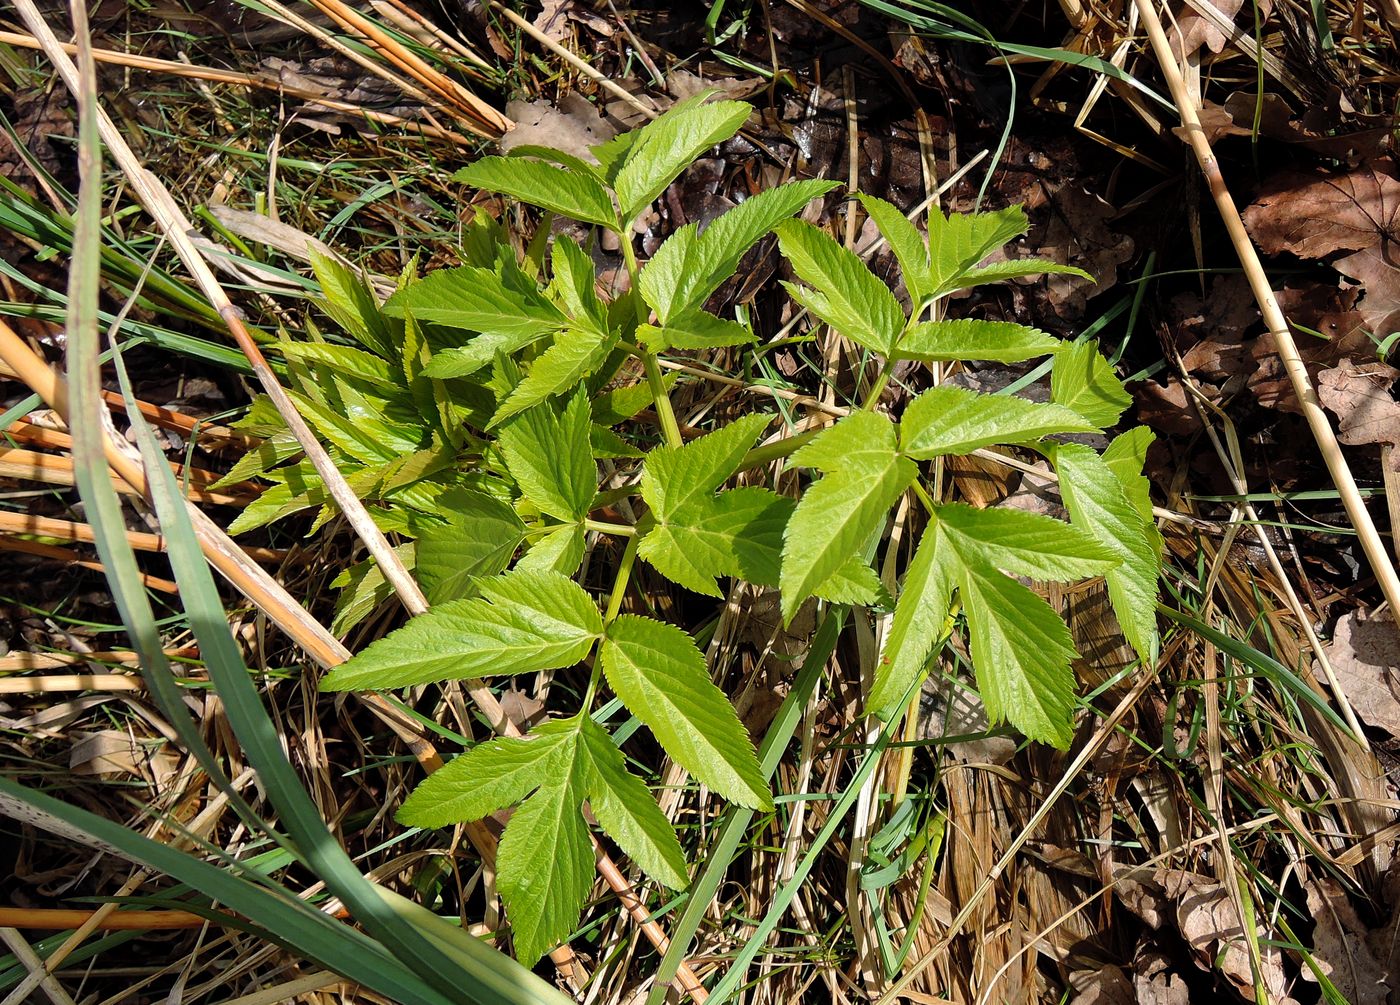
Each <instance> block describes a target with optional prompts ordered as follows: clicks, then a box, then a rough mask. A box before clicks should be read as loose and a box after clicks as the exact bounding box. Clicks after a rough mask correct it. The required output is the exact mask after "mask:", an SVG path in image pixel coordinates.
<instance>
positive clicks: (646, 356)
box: [617, 229, 685, 447]
mask: <svg viewBox="0 0 1400 1005" xmlns="http://www.w3.org/2000/svg"><path fill="white" fill-rule="evenodd" d="M617 236H618V238H619V239H620V240H621V242H622V258H623V261H624V262H626V263H627V276H628V278H629V279H630V280H631V289H630V290H628V292H627V295H628V296H629V297H631V298H632V304H633V306H634V308H635V309H636V312H637V324H639V325H644V324H646V323H647V305H646V301H645V300H643V299H642V292H641V275H642V270H641V267H640V266H638V265H637V251H636V249H635V248H633V247H632V233H631V231H630V230H626V229H624V230H622V231H619V232H618V235H617ZM637 358H638V359H640V360H641V361H642V366H643V367H645V368H646V372H647V385H648V386H649V387H650V388H651V394H652V397H653V398H654V399H655V400H656V418H657V420H658V421H659V422H660V423H661V434H662V435H663V436H664V437H665V438H666V445H667V446H668V447H680V446H684V445H685V440H684V439H683V438H682V437H681V426H680V423H678V422H677V421H676V412H675V409H673V408H672V407H671V396H670V395H669V394H668V393H667V392H666V381H665V379H664V378H663V377H662V375H661V367H660V366H659V365H658V364H657V362H656V356H654V355H653V354H652V353H649V352H647V351H646V349H644V348H642V347H641V346H638V347H637Z"/></svg>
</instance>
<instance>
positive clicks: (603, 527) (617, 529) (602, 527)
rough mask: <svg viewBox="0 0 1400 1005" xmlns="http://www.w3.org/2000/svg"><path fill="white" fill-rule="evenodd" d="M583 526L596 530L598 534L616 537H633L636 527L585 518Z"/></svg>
mask: <svg viewBox="0 0 1400 1005" xmlns="http://www.w3.org/2000/svg"><path fill="white" fill-rule="evenodd" d="M583 526H584V528H585V529H587V530H596V531H597V532H598V533H600V534H613V535H615V536H617V537H633V536H634V535H635V534H636V533H637V528H636V527H633V526H631V525H629V524H625V523H609V522H608V521H607V520H593V519H585V520H584V521H583Z"/></svg>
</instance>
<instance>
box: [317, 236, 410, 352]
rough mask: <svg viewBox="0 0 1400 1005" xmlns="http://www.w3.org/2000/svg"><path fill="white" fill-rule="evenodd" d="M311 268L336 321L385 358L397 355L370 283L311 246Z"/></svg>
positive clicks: (328, 312)
mask: <svg viewBox="0 0 1400 1005" xmlns="http://www.w3.org/2000/svg"><path fill="white" fill-rule="evenodd" d="M311 270H312V271H313V272H314V273H316V282H318V283H320V284H321V295H322V296H323V297H325V298H326V299H325V303H324V304H323V305H322V306H323V308H324V309H325V312H326V313H327V314H329V315H330V316H331V318H332V319H333V320H334V321H335V323H336V324H338V325H340V327H341V328H342V329H343V330H344V331H345V332H346V334H348V335H351V336H353V337H354V339H355V341H357V342H359V343H360V344H361V345H362V346H364V347H365V348H366V349H369V350H370V351H371V352H373V353H375V354H376V355H379V356H382V357H384V358H385V359H393V358H394V355H395V353H394V345H395V339H394V333H393V331H392V329H391V328H390V327H389V324H388V322H386V321H385V320H384V317H383V315H382V314H380V307H379V298H378V297H376V296H375V295H374V291H372V290H371V289H370V288H369V285H368V284H367V283H366V282H365V281H364V280H363V279H361V278H360V277H359V276H357V275H356V274H355V273H353V272H351V271H350V270H349V269H348V268H346V267H345V266H344V265H342V264H341V263H340V262H338V261H336V260H335V259H334V258H329V257H327V256H326V255H323V254H321V253H320V252H319V251H317V250H316V249H315V248H312V249H311Z"/></svg>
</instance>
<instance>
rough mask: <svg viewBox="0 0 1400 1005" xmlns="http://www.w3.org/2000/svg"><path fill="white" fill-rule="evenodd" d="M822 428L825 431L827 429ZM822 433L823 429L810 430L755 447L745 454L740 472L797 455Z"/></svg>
mask: <svg viewBox="0 0 1400 1005" xmlns="http://www.w3.org/2000/svg"><path fill="white" fill-rule="evenodd" d="M822 428H823V429H824V428H826V427H822ZM821 431H822V430H821V429H809V430H807V432H805V433H798V434H797V435H796V436H789V437H787V438H785V439H782V440H774V441H773V442H772V443H765V444H764V445H763V446H761V447H754V448H753V449H752V450H750V451H749V452H748V453H747V454H745V455H744V459H743V460H742V461H740V462H739V470H740V471H746V470H748V469H749V468H756V467H759V466H761V465H764V464H768V463H770V462H772V461H776V460H780V459H782V458H784V457H788V456H790V455H791V454H795V453H796V452H797V449H798V448H799V447H801V446H805V445H806V444H808V443H811V442H812V440H813V439H814V438H815V437H816V435H817V434H818V433H820V432H821Z"/></svg>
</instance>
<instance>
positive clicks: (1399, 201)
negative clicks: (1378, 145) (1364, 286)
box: [1244, 167, 1400, 258]
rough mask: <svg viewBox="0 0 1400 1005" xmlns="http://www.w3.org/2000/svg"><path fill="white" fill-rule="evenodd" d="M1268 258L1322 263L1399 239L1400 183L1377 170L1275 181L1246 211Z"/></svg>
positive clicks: (1288, 174)
mask: <svg viewBox="0 0 1400 1005" xmlns="http://www.w3.org/2000/svg"><path fill="white" fill-rule="evenodd" d="M1244 224H1245V227H1246V228H1247V229H1248V230H1249V234H1250V236H1251V237H1253V238H1254V240H1255V243H1257V244H1258V245H1259V247H1260V248H1261V249H1262V250H1263V251H1264V252H1265V253H1266V254H1270V255H1277V254H1279V253H1280V252H1285V251H1286V252H1288V253H1289V254H1292V255H1297V256H1298V257H1299V258H1324V257H1326V256H1328V255H1331V254H1333V253H1335V252H1338V251H1360V250H1362V249H1363V248H1374V247H1376V245H1378V244H1379V243H1380V242H1381V241H1382V239H1386V238H1394V237H1396V236H1397V235H1400V181H1397V180H1396V179H1395V178H1394V177H1392V176H1391V175H1390V174H1389V173H1387V172H1385V171H1381V170H1379V169H1377V168H1375V167H1366V168H1362V169H1360V170H1358V171H1352V172H1350V173H1348V174H1343V175H1328V176H1319V175H1312V174H1303V173H1299V172H1285V173H1283V174H1279V175H1275V176H1274V177H1273V178H1272V179H1271V180H1270V181H1269V182H1268V183H1267V184H1266V185H1265V186H1264V189H1263V190H1262V191H1261V192H1260V194H1259V195H1258V196H1257V197H1256V198H1255V200H1254V202H1252V203H1251V204H1250V205H1249V207H1248V208H1246V209H1245V211H1244Z"/></svg>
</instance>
